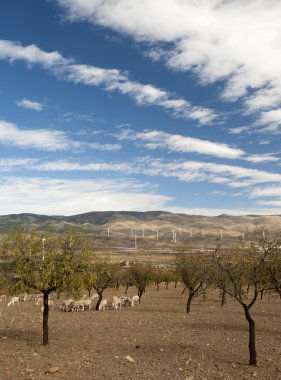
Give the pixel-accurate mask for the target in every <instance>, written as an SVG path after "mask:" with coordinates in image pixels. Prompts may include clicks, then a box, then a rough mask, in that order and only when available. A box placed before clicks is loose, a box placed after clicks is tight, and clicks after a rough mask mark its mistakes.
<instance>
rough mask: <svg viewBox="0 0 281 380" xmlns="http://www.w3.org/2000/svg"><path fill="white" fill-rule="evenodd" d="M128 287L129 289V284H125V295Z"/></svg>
mask: <svg viewBox="0 0 281 380" xmlns="http://www.w3.org/2000/svg"><path fill="white" fill-rule="evenodd" d="M128 289H129V285H128V284H126V290H125V295H127V293H128Z"/></svg>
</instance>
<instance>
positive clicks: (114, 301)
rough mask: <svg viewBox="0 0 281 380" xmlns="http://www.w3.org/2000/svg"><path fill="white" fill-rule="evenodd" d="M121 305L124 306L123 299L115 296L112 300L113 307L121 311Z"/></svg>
mask: <svg viewBox="0 0 281 380" xmlns="http://www.w3.org/2000/svg"><path fill="white" fill-rule="evenodd" d="M121 305H122V299H121V298H120V297H117V296H114V297H113V298H112V306H113V307H114V308H115V309H118V307H119V308H120V309H121Z"/></svg>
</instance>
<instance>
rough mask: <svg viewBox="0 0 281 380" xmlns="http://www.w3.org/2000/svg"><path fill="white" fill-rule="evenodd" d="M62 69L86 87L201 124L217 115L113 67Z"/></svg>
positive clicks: (71, 66)
mask: <svg viewBox="0 0 281 380" xmlns="http://www.w3.org/2000/svg"><path fill="white" fill-rule="evenodd" d="M61 70H62V75H64V76H65V77H66V78H67V80H69V81H71V82H74V83H83V84H85V85H88V86H102V87H103V88H104V89H105V90H106V91H110V92H112V91H119V92H120V93H121V94H123V95H128V96H129V97H131V98H132V99H133V100H134V101H135V102H136V103H137V104H139V105H154V106H159V107H162V108H163V109H165V110H168V111H170V112H172V114H173V115H174V116H175V117H180V118H184V119H192V120H195V121H198V122H199V123H202V124H207V123H210V122H212V121H213V120H214V119H215V118H216V117H217V115H216V114H215V112H214V111H213V110H211V109H210V108H207V107H198V106H192V105H191V103H190V102H189V101H187V100H185V99H182V98H176V97H175V96H173V95H172V94H170V93H169V92H167V91H165V90H162V89H160V88H157V87H155V86H153V85H151V84H142V83H139V82H136V81H132V80H130V78H129V76H128V74H127V73H126V72H121V71H120V70H116V69H102V68H99V67H94V66H87V65H73V64H72V65H68V66H66V67H64V68H62V69H61Z"/></svg>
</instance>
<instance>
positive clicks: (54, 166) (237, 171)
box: [27, 157, 281, 191]
mask: <svg viewBox="0 0 281 380" xmlns="http://www.w3.org/2000/svg"><path fill="white" fill-rule="evenodd" d="M27 168H29V169H32V170H38V171H50V172H51V171H92V172H119V173H124V175H126V174H129V175H132V174H142V175H146V176H160V177H166V178H175V179H177V180H179V181H183V182H191V183H192V182H208V183H214V184H218V185H226V186H228V187H230V188H243V187H245V188H246V187H249V188H250V187H253V186H255V185H257V184H263V183H275V184H276V185H277V186H280V184H281V174H279V173H272V172H268V171H264V170H258V169H249V168H245V167H241V166H234V165H224V164H216V163H211V162H202V161H184V160H169V161H166V160H163V159H159V158H155V157H142V158H138V159H135V160H131V161H130V162H128V161H120V162H114V161H113V162H88V163H87V162H84V163H83V162H73V161H69V160H58V161H45V162H40V163H39V162H36V163H34V164H31V165H30V166H29V167H27ZM251 191H252V190H251Z"/></svg>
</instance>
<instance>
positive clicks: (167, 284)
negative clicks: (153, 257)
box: [165, 281, 169, 290]
mask: <svg viewBox="0 0 281 380" xmlns="http://www.w3.org/2000/svg"><path fill="white" fill-rule="evenodd" d="M165 285H166V290H168V288H169V283H168V281H166V282H165Z"/></svg>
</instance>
